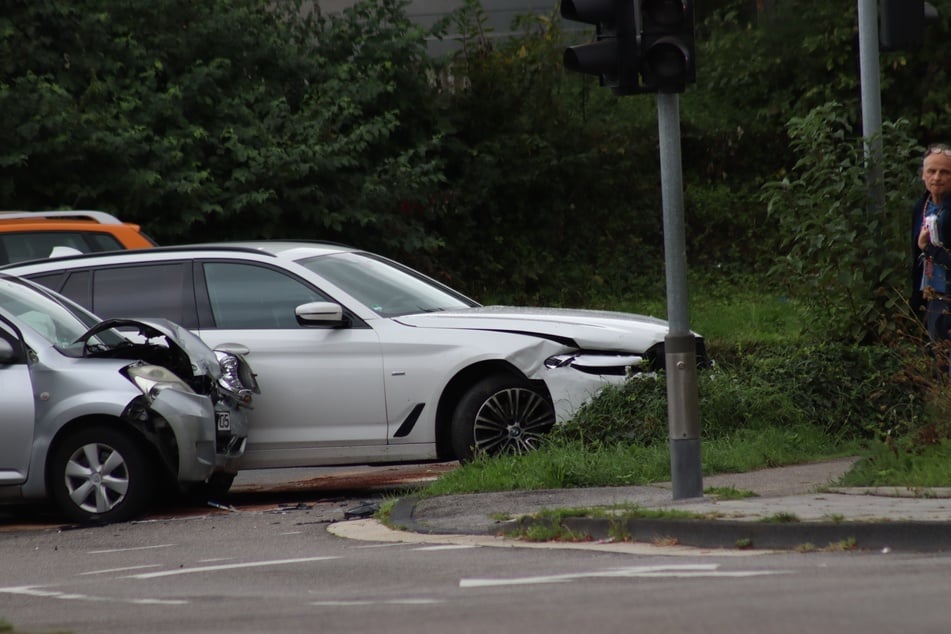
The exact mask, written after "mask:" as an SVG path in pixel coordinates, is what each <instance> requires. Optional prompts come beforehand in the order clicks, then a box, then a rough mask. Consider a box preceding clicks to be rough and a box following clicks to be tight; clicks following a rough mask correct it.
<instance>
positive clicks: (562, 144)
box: [0, 0, 951, 336]
mask: <svg viewBox="0 0 951 634" xmlns="http://www.w3.org/2000/svg"><path fill="white" fill-rule="evenodd" d="M408 2H409V0H360V1H359V2H356V3H355V4H354V6H352V7H351V8H349V9H347V10H345V11H343V12H338V13H333V14H329V13H328V14H323V13H321V12H320V11H319V10H318V9H315V8H314V7H316V6H319V3H313V2H303V0H287V1H285V2H277V3H275V2H271V1H269V0H204V1H202V2H192V1H190V0H150V1H149V2H146V1H145V0H121V1H120V0H77V1H76V2H71V3H62V2H53V1H52V0H33V1H27V0H0V3H2V6H3V11H2V12H0V108H2V110H3V113H4V120H3V123H2V124H0V144H2V145H0V208H25V209H41V208H54V207H72V208H83V207H85V208H96V209H104V210H107V211H112V212H115V213H116V214H118V215H120V216H121V217H123V218H126V219H129V220H133V221H138V222H140V223H141V224H143V225H144V226H145V228H146V230H147V231H148V232H149V233H150V234H152V235H153V236H154V237H156V238H157V239H158V240H159V241H160V242H165V243H174V242H184V241H192V240H199V239H233V238H257V237H263V238H270V237H288V238H315V239H328V240H337V241H343V242H348V243H351V244H354V245H356V246H360V247H365V248H368V249H373V250H377V251H381V252H384V253H386V254H388V255H393V256H396V257H398V258H400V259H403V260H407V261H409V262H411V263H413V264H415V265H417V266H419V267H421V268H423V269H424V270H426V271H428V272H430V273H432V274H434V275H436V276H437V277H440V278H441V279H444V280H447V281H450V282H452V283H453V284H454V285H456V286H458V287H459V288H460V289H462V290H464V291H465V292H468V293H469V294H471V295H474V296H476V297H477V298H479V299H482V300H484V301H494V300H500V301H532V302H538V303H553V304H568V303H570V304H584V305H588V306H598V305H607V304H611V303H615V302H617V301H619V300H620V301H625V300H627V299H629V298H631V297H632V296H635V295H636V294H637V293H639V292H642V291H643V290H644V289H645V288H649V287H653V290H654V291H656V288H657V287H659V286H661V285H662V284H663V279H664V275H663V234H662V229H663V227H662V215H661V199H660V189H661V182H660V180H661V174H660V173H659V161H658V132H657V120H656V104H655V101H654V99H653V98H652V97H651V96H637V97H629V98H623V99H618V98H616V97H614V96H613V95H611V93H610V92H609V91H607V90H604V89H602V88H601V87H599V86H598V83H597V80H596V78H593V77H586V76H581V75H577V74H572V73H566V72H565V70H564V69H563V66H562V62H561V59H562V50H563V47H564V46H565V44H568V43H574V42H576V41H580V40H583V39H588V38H590V36H591V35H593V29H592V33H582V34H579V33H577V32H570V33H569V32H565V31H563V30H562V24H561V20H560V18H559V17H558V7H557V2H556V0H555V1H553V7H552V11H551V13H550V14H548V15H537V14H536V15H531V16H523V17H520V18H519V19H518V20H517V21H516V23H515V24H513V29H512V30H513V31H515V32H517V34H518V35H517V36H515V37H495V36H494V35H495V34H493V33H492V32H491V30H490V29H489V27H488V19H487V15H486V13H485V10H484V9H483V7H482V5H481V3H480V2H479V0H465V1H464V2H462V5H461V7H460V9H459V10H458V11H456V12H455V13H453V14H452V15H451V16H450V18H449V19H448V20H447V21H446V22H445V23H443V24H438V25H436V26H435V27H433V28H431V29H423V28H421V27H419V26H418V25H416V24H415V23H414V22H412V21H411V20H410V19H409V18H408V17H407V11H406V9H407V5H408ZM934 4H935V5H936V6H937V7H938V10H939V13H940V15H941V16H942V17H941V18H940V19H939V20H938V21H937V22H932V23H929V25H928V36H927V37H928V41H927V43H926V46H925V47H924V49H923V50H921V51H918V52H913V53H888V54H882V55H881V63H882V73H881V75H882V88H883V92H882V110H883V115H884V118H885V119H887V120H889V121H906V122H907V123H906V124H904V126H905V127H903V128H902V130H903V134H904V136H903V137H902V139H901V142H900V145H899V146H897V147H887V148H886V149H887V150H888V151H889V152H891V154H889V156H900V155H901V151H902V150H903V149H904V148H906V145H904V144H906V143H908V142H911V141H912V140H914V141H916V142H917V143H919V144H924V143H927V142H931V141H936V140H948V139H951V82H949V81H948V73H949V72H951V71H949V67H948V65H947V64H945V63H944V61H943V60H945V59H947V58H948V52H949V51H948V49H949V47H951V38H949V37H948V35H949V33H951V28H949V20H951V18H949V16H951V6H949V0H940V1H939V0H935V2H934ZM855 13H856V5H855V2H854V0H829V1H828V2H821V3H820V2H815V1H808V0H775V1H773V2H768V3H754V2H752V1H751V0H716V1H715V2H709V3H703V4H702V6H699V7H698V18H699V21H698V27H697V52H698V55H697V56H698V61H697V80H698V81H697V84H696V85H691V86H689V87H688V89H687V91H686V92H685V93H684V94H683V95H682V97H681V100H680V114H681V136H682V156H683V170H684V183H685V210H684V211H685V217H686V227H687V236H686V237H687V255H688V262H689V264H690V266H691V268H692V269H693V270H694V271H701V272H708V273H709V274H711V275H714V274H716V275H722V274H728V275H746V276H748V277H755V278H758V279H761V280H762V281H763V283H765V284H774V285H775V284H777V283H779V284H783V285H784V286H785V285H786V283H787V280H788V279H789V278H790V276H792V275H793V274H791V273H788V272H787V273H786V274H785V277H781V278H779V279H778V280H777V279H775V278H774V279H770V278H769V277H768V275H767V273H768V271H769V270H770V269H771V268H773V264H774V263H775V259H776V258H777V257H779V258H785V260H784V261H786V262H790V263H791V262H795V261H797V260H798V261H799V262H800V263H811V264H812V265H813V266H814V267H818V268H822V267H825V273H831V271H832V269H833V268H834V264H833V263H832V260H826V259H822V258H820V257H818V254H819V253H826V252H825V251H821V252H820V251H819V250H815V251H814V252H810V251H808V250H804V248H805V247H804V246H803V245H809V244H813V245H818V244H826V243H828V242H830V240H832V239H833V238H834V239H835V240H836V241H837V242H836V244H841V243H840V242H838V240H839V239H840V238H843V237H845V236H847V235H849V234H848V233H841V232H839V224H836V223H838V222H840V221H841V220H842V218H843V217H844V214H842V213H839V214H838V215H836V216H835V218H834V219H829V218H824V217H823V216H822V214H823V213H828V212H829V210H830V209H838V210H841V209H847V210H852V211H854V212H855V213H856V214H858V213H859V210H860V209H861V204H860V203H859V202H858V199H857V198H856V196H858V194H859V192H860V190H861V183H860V181H861V179H860V175H861V173H862V165H863V157H862V156H861V153H860V152H858V148H860V146H861V142H860V137H861V129H860V126H859V125H858V122H859V121H860V103H859V101H860V100H859V85H858V79H859V72H858V71H859V68H858V32H857V20H856V15H855ZM450 28H451V29H452V30H453V32H455V33H460V34H461V36H462V39H461V40H460V41H459V42H458V44H459V45H458V46H457V47H456V49H455V50H454V52H453V53H451V54H450V55H448V56H446V57H445V58H434V57H433V56H431V55H430V54H429V51H430V44H429V43H430V41H431V40H432V38H438V37H441V36H442V35H444V34H445V33H446V32H447V31H448V30H449V29H450ZM830 103H836V104H839V106H838V107H837V110H836V114H835V116H834V117H832V116H831V115H829V114H828V113H827V114H825V115H819V114H816V113H819V112H827V111H822V110H818V111H817V110H815V109H816V108H822V107H824V106H825V104H830ZM830 117H831V118H830ZM790 121H793V122H796V123H794V124H793V125H792V127H791V128H790V130H791V131H792V132H793V137H792V143H791V142H790V137H789V136H787V123H788V122H790ZM803 126H805V127H803ZM810 126H811V127H810ZM797 130H798V132H797ZM797 135H798V136H797ZM808 135H813V136H812V137H809V136H808ZM886 143H891V141H890V138H886ZM820 150H821V151H820ZM896 160H897V159H896ZM891 167H893V168H895V169H897V170H901V169H905V168H907V164H906V163H903V162H899V163H895V164H894V165H892V166H891ZM825 170H833V171H832V172H826V171H825ZM897 173H898V172H896V178H898V177H897ZM835 175H838V176H835ZM913 175H914V174H912V173H910V174H909V177H911V176H913ZM835 178H843V179H845V181H846V182H844V183H843V184H842V186H843V187H844V189H843V190H842V191H837V190H836V187H838V185H835V184H834V182H833V181H834V180H835ZM899 180H900V179H899ZM784 181H788V183H789V188H788V189H786V190H783V191H785V194H784V195H785V196H787V197H788V196H791V195H792V193H795V194H796V196H793V197H792V199H789V200H784V201H783V203H782V206H783V207H785V208H786V211H785V213H783V214H779V215H775V216H769V215H768V214H767V209H766V208H767V205H766V204H764V200H763V198H762V197H761V191H760V190H761V188H762V187H763V185H764V184H766V183H781V182H784ZM896 182H897V181H896ZM770 191H771V192H772V193H773V194H776V195H779V193H780V190H775V189H773V190H770ZM894 191H895V192H896V196H898V194H897V192H898V189H895V190H894ZM837 197H838V198H837ZM778 206H779V202H778V201H777V202H776V203H774V207H776V208H777V209H778ZM898 207H899V205H898V204H897V199H896V202H895V204H894V205H892V204H890V205H889V207H888V208H887V210H886V211H887V215H888V218H883V219H881V222H876V223H872V224H867V225H865V226H864V227H863V230H864V231H865V233H863V234H862V235H861V236H860V237H861V238H862V239H863V240H865V241H866V242H865V245H866V247H867V248H871V247H872V245H875V244H878V245H882V244H891V240H892V239H893V236H892V232H894V231H895V229H894V224H893V223H892V220H893V219H894V216H893V214H897V216H898V217H900V218H904V217H905V213H904V211H901V210H899V209H898ZM800 216H801V221H800ZM857 217H858V216H857ZM850 226H852V225H850ZM852 230H854V226H852ZM842 231H845V227H844V225H843V227H842ZM809 248H810V249H811V248H813V247H809ZM863 248H865V247H863ZM886 251H888V252H889V253H891V247H888V248H887V249H886ZM840 255H842V254H838V253H837V254H836V256H835V257H836V258H838V257H839V256H840ZM787 256H788V257H787ZM814 256H815V257H814ZM823 257H825V256H823ZM876 257H877V256H876ZM881 258H882V259H881V260H880V261H879V260H876V264H875V267H874V268H875V270H874V272H873V271H871V270H868V271H864V272H862V273H861V275H860V276H859V277H853V278H852V281H851V282H849V284H848V285H847V286H848V288H849V289H851V290H852V291H854V292H855V293H856V294H858V295H862V297H865V298H866V299H867V297H868V294H869V293H872V294H874V293H876V292H877V290H876V289H886V288H889V287H890V286H891V273H890V269H889V267H897V268H898V269H902V270H903V265H902V263H901V262H899V261H898V259H897V257H892V256H891V255H889V256H888V257H885V256H884V255H882V256H881ZM853 264H854V266H858V262H857V261H856V262H850V263H849V266H853ZM853 268H854V267H853ZM825 273H822V272H821V271H820V272H819V273H818V274H817V275H815V276H813V278H811V279H813V280H815V282H816V283H817V284H819V283H820V282H821V285H822V286H821V288H822V289H823V292H824V293H826V296H827V297H828V298H829V301H830V302H831V301H835V300H834V299H833V298H836V297H838V296H839V292H838V291H839V290H841V288H842V287H841V286H839V287H837V286H835V285H833V284H831V282H830V279H831V278H830V277H828V276H827V275H826V274H825ZM797 274H798V273H797ZM856 275H859V274H858V273H856ZM862 285H870V287H869V288H865V289H864V290H862V291H859V290H858V289H859V287H860V286H862ZM817 288H818V287H817ZM815 290H817V289H816V288H814V289H812V291H813V292H814V291H815ZM858 295H856V297H858ZM845 297H849V298H852V295H850V294H848V293H847V294H846V295H845ZM861 303H862V305H863V306H872V307H876V308H875V309H876V310H877V309H878V308H881V307H882V306H883V304H880V303H877V300H876V301H873V302H872V303H871V304H868V303H866V302H865V300H864V299H863V300H862V302H861ZM845 310H849V311H851V310H858V308H857V305H855V304H850V305H849V306H848V308H847V309H845ZM873 317H874V316H873V314H872V313H864V312H863V313H861V320H862V321H863V322H865V323H866V326H863V327H862V328H861V329H860V330H861V331H862V332H864V333H870V332H873V330H874V329H872V328H868V327H867V325H868V322H867V321H866V320H867V319H872V318H873ZM855 334H856V336H859V335H858V334H857V333H855ZM863 336H864V335H863Z"/></svg>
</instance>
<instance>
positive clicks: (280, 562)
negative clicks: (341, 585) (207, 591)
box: [126, 557, 339, 579]
mask: <svg viewBox="0 0 951 634" xmlns="http://www.w3.org/2000/svg"><path fill="white" fill-rule="evenodd" d="M327 559H339V557H299V558H297V559H271V560H270V561H249V562H245V563H242V564H223V565H221V566H199V567H197V568H177V569H175V570H162V571H160V572H143V573H142V574H140V575H129V576H128V577H126V579H157V578H158V577H173V576H175V575H190V574H194V573H196V572H219V571H221V570H235V569H238V568H261V567H264V566H286V565H289V564H301V563H307V562H310V561H324V560H327Z"/></svg>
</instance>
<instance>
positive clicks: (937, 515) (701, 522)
mask: <svg viewBox="0 0 951 634" xmlns="http://www.w3.org/2000/svg"><path fill="white" fill-rule="evenodd" d="M854 461H855V459H851V458H848V459H841V460H833V461H829V462H821V463H814V464H808V465H797V466H793V467H781V468H776V469H764V470H761V471H754V472H750V473H737V474H723V475H717V476H710V477H706V478H704V481H703V487H704V490H710V489H718V488H726V489H729V488H735V489H737V490H738V491H751V492H753V493H755V494H756V496H755V497H747V498H742V499H720V498H718V497H717V496H716V495H705V496H704V497H702V498H692V499H687V500H676V501H675V500H673V498H672V494H671V488H670V484H669V483H663V484H657V485H650V486H633V487H600V488H588V489H559V490H546V491H511V492H498V493H477V494H467V495H448V496H440V497H435V498H424V499H417V498H413V497H409V498H403V499H401V500H399V501H398V502H397V504H396V505H395V506H394V508H393V510H392V513H391V520H392V522H393V524H394V525H396V526H400V527H402V528H404V529H406V530H410V531H415V532H418V533H426V534H433V535H440V534H443V535H447V534H468V535H499V534H505V533H511V532H513V531H515V530H517V529H519V528H524V527H526V526H528V525H530V524H532V523H537V522H542V521H546V520H544V519H540V518H536V517H535V514H537V513H539V512H541V511H544V510H561V509H596V510H598V511H599V513H598V517H597V518H594V519H592V518H585V517H576V518H567V519H563V520H562V521H561V524H562V526H563V528H565V529H567V530H570V531H572V532H573V533H574V534H576V535H583V536H587V538H590V539H592V540H604V539H610V538H612V536H615V537H616V536H618V535H623V536H624V537H625V538H627V539H633V540H634V541H638V542H649V543H650V542H653V543H666V544H680V545H688V546H698V547H703V548H734V549H735V548H756V549H760V548H766V549H808V548H833V547H838V548H859V549H893V550H906V551H940V550H947V549H951V489H918V490H912V489H902V488H887V489H883V488H878V489H871V488H861V489H845V488H836V487H835V486H834V483H835V482H836V481H838V480H839V478H841V476H842V475H843V474H845V473H846V472H847V471H848V470H849V469H850V468H851V466H852V464H853V463H854ZM632 508H637V509H644V510H672V511H682V512H685V513H688V514H689V519H679V518H678V519H646V518H633V519H632V518H630V517H629V516H630V515H631V514H630V513H627V516H628V517H625V513H624V512H625V511H630V510H631V509H632Z"/></svg>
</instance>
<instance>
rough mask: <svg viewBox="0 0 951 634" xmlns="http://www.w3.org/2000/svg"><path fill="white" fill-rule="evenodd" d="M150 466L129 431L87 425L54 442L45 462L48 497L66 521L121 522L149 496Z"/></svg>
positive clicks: (153, 484) (134, 514)
mask: <svg viewBox="0 0 951 634" xmlns="http://www.w3.org/2000/svg"><path fill="white" fill-rule="evenodd" d="M152 472H153V469H151V460H150V459H149V456H148V454H147V453H146V452H145V451H144V450H143V448H142V446H141V444H140V443H138V442H136V441H135V439H134V438H132V437H131V436H130V435H129V434H127V433H123V432H122V431H120V430H116V429H112V428H110V427H104V426H95V427H89V428H86V429H81V430H79V431H76V432H73V433H71V434H70V435H69V436H67V437H65V438H64V439H63V440H62V442H60V443H59V446H58V447H57V449H56V452H55V454H54V455H53V458H52V462H51V464H50V470H49V488H50V497H51V498H52V500H53V503H54V504H55V505H56V507H57V508H58V509H59V510H60V512H61V513H62V514H63V515H64V516H65V517H66V518H67V519H69V520H70V521H74V522H78V523H82V524H89V523H101V524H109V523H112V522H125V521H128V520H130V519H133V518H135V517H137V516H138V515H140V514H141V513H142V512H143V511H145V508H146V506H147V505H148V504H149V502H150V500H151V499H152V494H153V492H154V491H155V487H156V482H155V480H154V478H153V477H152V476H151V475H150V474H151V473H152Z"/></svg>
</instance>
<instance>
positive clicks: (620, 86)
mask: <svg viewBox="0 0 951 634" xmlns="http://www.w3.org/2000/svg"><path fill="white" fill-rule="evenodd" d="M634 2H635V0H562V2H561V15H562V17H563V18H565V19H566V20H573V21H576V22H584V23H585V24H593V25H595V27H596V28H597V35H596V39H595V41H594V42H590V43H588V44H578V45H576V46H571V47H569V48H567V49H565V55H564V63H565V68H567V69H568V70H571V71H575V72H578V73H586V74H588V75H597V76H599V77H600V81H601V85H602V86H606V87H608V88H611V90H613V91H614V92H615V93H616V94H633V92H636V90H637V85H638V78H637V73H638V69H637V59H638V54H637V28H636V23H635V21H634Z"/></svg>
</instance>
